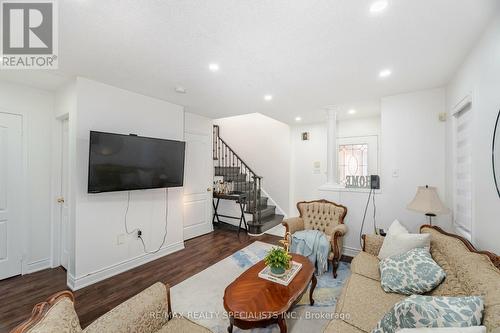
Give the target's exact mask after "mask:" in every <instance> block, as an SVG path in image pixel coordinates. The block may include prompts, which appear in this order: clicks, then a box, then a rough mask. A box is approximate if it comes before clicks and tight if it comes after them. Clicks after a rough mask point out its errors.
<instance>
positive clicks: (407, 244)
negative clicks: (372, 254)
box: [378, 220, 431, 260]
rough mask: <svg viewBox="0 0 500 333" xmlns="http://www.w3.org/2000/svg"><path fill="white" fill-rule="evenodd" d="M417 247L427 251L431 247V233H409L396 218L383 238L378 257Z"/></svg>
mask: <svg viewBox="0 0 500 333" xmlns="http://www.w3.org/2000/svg"><path fill="white" fill-rule="evenodd" d="M417 247H422V248H425V249H427V251H429V250H430V248H431V234H410V233H409V232H408V230H407V229H406V228H405V227H404V226H403V225H402V224H401V223H399V221H398V220H394V222H392V224H391V226H390V227H389V230H388V231H387V235H386V236H385V238H384V243H383V244H382V247H381V248H380V252H379V254H378V258H379V259H380V260H382V259H385V258H388V257H390V256H394V255H397V254H401V253H405V252H408V251H410V250H412V249H415V248H417Z"/></svg>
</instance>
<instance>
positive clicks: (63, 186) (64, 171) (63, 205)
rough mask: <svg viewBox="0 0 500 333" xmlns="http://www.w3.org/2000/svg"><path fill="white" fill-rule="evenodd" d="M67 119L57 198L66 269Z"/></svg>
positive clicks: (67, 211)
mask: <svg viewBox="0 0 500 333" xmlns="http://www.w3.org/2000/svg"><path fill="white" fill-rule="evenodd" d="M68 124H69V122H68V120H67V119H66V120H63V121H62V137H61V139H62V145H61V147H62V150H61V196H60V198H59V199H58V202H59V204H60V205H61V233H60V235H61V258H60V260H61V266H63V267H64V268H66V270H67V269H68V260H69V235H68V232H69V209H68V200H67V198H68V165H69V161H68V155H69V151H68V140H69V135H68V126H69V125H68Z"/></svg>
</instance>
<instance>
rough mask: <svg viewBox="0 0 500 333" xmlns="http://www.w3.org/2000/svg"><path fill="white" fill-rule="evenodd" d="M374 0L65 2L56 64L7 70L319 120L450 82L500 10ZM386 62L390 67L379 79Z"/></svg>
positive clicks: (39, 81) (473, 0)
mask: <svg viewBox="0 0 500 333" xmlns="http://www.w3.org/2000/svg"><path fill="white" fill-rule="evenodd" d="M372 3H373V1H369V0H272V1H271V0H245V1H243V0H212V1H207V0H204V1H202V0H168V1H159V0H156V1H153V0H141V1H139V0H106V1H102V0H66V1H60V2H59V6H60V15H59V22H60V25H59V35H60V42H59V47H60V56H59V67H60V69H59V71H57V72H56V73H53V72H52V73H50V74H48V75H46V73H43V72H37V73H33V72H23V73H19V72H17V73H16V72H13V71H10V72H6V71H3V72H2V73H0V77H3V78H6V79H9V80H14V81H22V82H27V83H29V84H32V85H35V86H42V87H45V88H47V89H54V88H55V87H57V86H58V85H60V83H61V82H62V81H63V80H64V79H65V78H67V77H72V76H76V75H81V76H85V77H88V78H91V79H95V80H98V81H102V82H105V83H108V84H111V85H114V86H117V87H121V88H125V89H129V90H132V91H136V92H140V93H143V94H145V95H149V96H154V97H158V98H161V99H165V100H168V101H171V102H174V103H177V104H181V105H184V106H186V110H187V111H190V112H194V113H198V114H203V115H207V116H210V117H214V118H216V117H225V116H230V115H236V114H244V113H250V112H260V113H263V114H265V115H268V116H271V117H273V118H276V119H278V120H281V121H284V122H287V123H294V118H295V117H296V116H301V117H302V119H303V122H314V121H319V120H323V119H324V107H325V106H328V105H342V106H344V108H345V109H346V110H347V109H348V108H355V109H360V110H361V111H360V112H358V116H359V115H360V114H361V115H362V114H364V111H363V110H364V109H365V107H363V106H362V105H363V103H364V104H365V105H372V106H373V105H375V104H376V105H378V104H377V103H374V102H362V103H359V105H356V104H357V103H356V101H377V99H378V98H380V97H382V96H387V95H392V94H397V93H401V92H406V91H412V90H418V89H423V88H431V87H437V86H440V85H443V84H445V83H446V82H447V81H448V80H449V79H450V77H451V75H452V74H453V72H454V71H455V70H456V68H457V67H458V66H459V65H460V63H461V62H462V61H463V59H464V58H465V56H466V55H467V53H468V52H469V50H470V49H471V47H472V46H473V45H474V44H475V42H476V41H477V39H478V38H479V36H480V35H481V32H482V31H483V30H484V28H485V27H486V25H487V23H488V22H489V20H490V18H491V17H492V16H493V15H494V14H495V13H497V11H498V6H497V4H498V1H496V0H389V6H388V8H387V10H386V11H385V12H383V13H381V14H379V15H373V14H371V13H370V12H369V7H370V5H371V4H372ZM212 62H215V63H218V64H219V66H220V70H219V71H218V72H216V73H213V72H211V71H209V70H208V64H209V63H212ZM384 68H390V69H391V70H392V72H393V75H392V76H391V77H389V78H387V79H380V78H379V77H378V72H379V71H380V70H381V69H384ZM54 74H55V75H54ZM178 85H180V86H182V87H184V88H186V89H187V94H185V95H181V94H178V93H176V92H175V91H174V88H175V87H176V86H178ZM265 94H272V95H273V97H274V98H273V100H272V101H271V102H265V101H264V100H263V96H264V95H265ZM366 109H367V111H366V114H370V112H371V113H373V111H374V110H373V107H367V108H366ZM368 109H369V110H368Z"/></svg>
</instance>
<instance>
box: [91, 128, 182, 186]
mask: <svg viewBox="0 0 500 333" xmlns="http://www.w3.org/2000/svg"><path fill="white" fill-rule="evenodd" d="M185 145H186V143H185V142H182V141H175V140H164V139H154V138H146V137H141V136H136V135H122V134H113V133H104V132H96V131H91V132H90V149H89V150H90V152H89V179H88V192H89V193H101V192H113V191H131V190H143V189H153V188H166V187H180V186H183V179H184V152H185Z"/></svg>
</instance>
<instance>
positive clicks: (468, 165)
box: [453, 102, 472, 240]
mask: <svg viewBox="0 0 500 333" xmlns="http://www.w3.org/2000/svg"><path fill="white" fill-rule="evenodd" d="M456 110H458V111H457V112H456V113H455V114H454V116H455V133H454V134H455V140H454V141H455V142H454V146H455V147H454V148H455V157H454V169H455V170H454V179H455V181H454V191H453V192H454V205H453V216H454V219H453V220H454V222H453V223H454V224H455V227H456V229H457V231H458V232H459V233H461V234H462V235H463V236H464V237H466V238H467V239H469V240H471V235H472V148H471V140H470V125H471V119H472V117H471V113H472V111H471V104H470V102H468V103H466V104H465V105H463V106H461V107H459V108H457V109H456Z"/></svg>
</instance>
